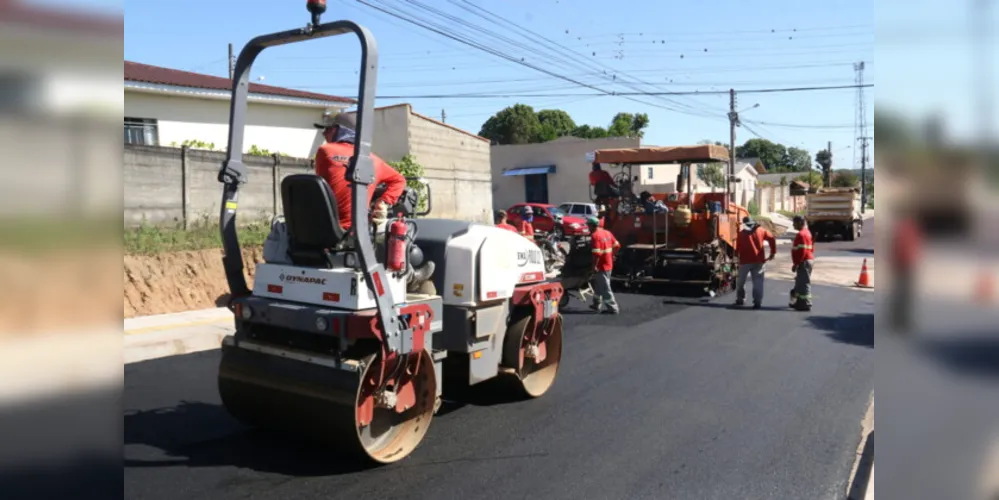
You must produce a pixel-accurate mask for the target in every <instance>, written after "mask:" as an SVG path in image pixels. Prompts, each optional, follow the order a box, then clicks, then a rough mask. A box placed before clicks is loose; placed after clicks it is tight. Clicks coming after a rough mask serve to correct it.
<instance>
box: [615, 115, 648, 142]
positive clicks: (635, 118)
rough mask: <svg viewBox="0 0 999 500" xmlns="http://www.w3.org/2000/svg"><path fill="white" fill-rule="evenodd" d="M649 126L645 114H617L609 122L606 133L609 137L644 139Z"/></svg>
mask: <svg viewBox="0 0 999 500" xmlns="http://www.w3.org/2000/svg"><path fill="white" fill-rule="evenodd" d="M648 126H649V115H647V114H645V113H637V114H632V113H618V114H616V115H614V118H613V119H612V120H611V124H610V127H608V129H607V133H608V134H609V135H610V136H611V137H638V138H641V137H644V136H645V128H646V127H648Z"/></svg>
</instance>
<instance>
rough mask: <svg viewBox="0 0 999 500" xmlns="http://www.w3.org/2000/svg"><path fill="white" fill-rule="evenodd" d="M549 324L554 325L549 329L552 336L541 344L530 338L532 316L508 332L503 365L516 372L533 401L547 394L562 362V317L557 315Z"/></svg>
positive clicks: (514, 373)
mask: <svg viewBox="0 0 999 500" xmlns="http://www.w3.org/2000/svg"><path fill="white" fill-rule="evenodd" d="M550 321H552V322H553V323H552V324H551V326H549V331H550V333H549V334H548V335H547V336H546V337H545V338H544V339H543V340H542V341H541V342H535V341H533V339H532V338H531V336H530V335H528V328H533V326H534V323H533V321H532V318H531V316H529V315H524V316H523V317H521V318H520V319H519V320H517V321H515V322H513V323H511V324H510V326H509V328H507V331H506V338H505V340H504V356H503V357H504V360H505V363H504V364H506V365H507V366H509V367H512V368H513V375H514V376H516V378H517V380H518V381H519V382H520V384H519V385H520V388H521V389H522V390H523V392H524V394H525V395H526V396H527V397H530V398H537V397H540V396H542V395H543V394H544V393H546V392H548V389H550V388H551V386H552V385H553V384H554V383H555V377H556V375H557V374H558V368H559V364H560V363H561V361H562V315H561V314H559V315H556V316H555V318H554V319H553V320H550Z"/></svg>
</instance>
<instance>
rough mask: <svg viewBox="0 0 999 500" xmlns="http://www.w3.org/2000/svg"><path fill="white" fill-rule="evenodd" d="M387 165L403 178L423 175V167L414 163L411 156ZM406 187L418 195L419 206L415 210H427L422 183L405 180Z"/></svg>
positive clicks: (425, 192) (425, 195)
mask: <svg viewBox="0 0 999 500" xmlns="http://www.w3.org/2000/svg"><path fill="white" fill-rule="evenodd" d="M389 165H391V166H392V168H394V169H395V170H396V172H399V173H400V174H402V175H403V177H412V178H421V177H423V175H424V169H423V165H420V163H419V162H417V161H416V157H414V156H413V155H409V154H407V155H406V156H403V157H402V159H401V160H399V161H392V162H389ZM406 185H407V186H409V187H410V188H412V189H414V190H416V192H417V193H419V194H420V206H419V207H418V208H417V210H419V211H420V212H422V211H424V210H426V209H427V189H426V186H424V185H423V183H421V182H420V181H418V180H409V179H407V180H406Z"/></svg>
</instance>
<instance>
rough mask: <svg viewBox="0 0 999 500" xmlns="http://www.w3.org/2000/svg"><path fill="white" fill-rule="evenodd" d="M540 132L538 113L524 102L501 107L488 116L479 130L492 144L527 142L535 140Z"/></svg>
mask: <svg viewBox="0 0 999 500" xmlns="http://www.w3.org/2000/svg"><path fill="white" fill-rule="evenodd" d="M540 133H541V122H540V121H539V120H538V115H537V113H535V112H534V108H532V107H530V106H528V105H526V104H514V105H513V106H510V107H508V108H505V109H503V110H502V111H500V112H499V113H496V114H495V115H493V116H491V117H489V119H488V120H486V123H484V124H482V129H481V130H479V135H480V136H482V137H485V138H486V139H489V141H490V142H492V143H493V144H528V143H531V142H536V141H537V139H538V137H540Z"/></svg>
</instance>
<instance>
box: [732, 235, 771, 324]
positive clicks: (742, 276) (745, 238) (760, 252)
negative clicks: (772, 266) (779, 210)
mask: <svg viewBox="0 0 999 500" xmlns="http://www.w3.org/2000/svg"><path fill="white" fill-rule="evenodd" d="M764 241H766V242H767V243H768V244H769V246H770V257H767V256H766V253H765V252H766V251H765V249H764V248H763V242H764ZM737 249H738V251H739V274H738V276H737V277H736V280H735V305H737V306H742V305H744V304H745V303H746V278H748V277H749V276H750V275H752V278H753V309H759V308H761V307H762V306H763V272H764V266H765V265H766V263H767V261H771V260H773V259H774V256H775V255H776V254H777V239H776V238H774V235H773V234H771V233H770V231H767V230H766V229H764V228H763V226H760V224H759V223H758V222H756V221H754V220H753V219H752V218H750V217H745V218H743V219H742V230H741V231H739V239H738V242H737Z"/></svg>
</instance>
